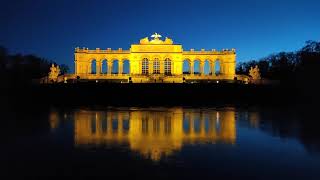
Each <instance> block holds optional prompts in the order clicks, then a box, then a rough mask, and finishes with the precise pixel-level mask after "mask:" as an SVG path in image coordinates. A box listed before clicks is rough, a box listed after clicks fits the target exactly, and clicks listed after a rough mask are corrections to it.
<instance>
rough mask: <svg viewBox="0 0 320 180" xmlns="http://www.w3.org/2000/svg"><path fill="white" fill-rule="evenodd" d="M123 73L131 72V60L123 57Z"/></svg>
mask: <svg viewBox="0 0 320 180" xmlns="http://www.w3.org/2000/svg"><path fill="white" fill-rule="evenodd" d="M122 74H130V60H129V59H126V58H125V59H123V60H122Z"/></svg>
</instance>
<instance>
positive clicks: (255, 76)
mask: <svg viewBox="0 0 320 180" xmlns="http://www.w3.org/2000/svg"><path fill="white" fill-rule="evenodd" d="M249 76H251V77H252V79H253V80H258V79H261V76H260V70H259V67H258V66H257V65H256V66H255V67H254V68H252V67H251V68H250V70H249Z"/></svg>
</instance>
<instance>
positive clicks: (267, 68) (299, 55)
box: [237, 41, 320, 86]
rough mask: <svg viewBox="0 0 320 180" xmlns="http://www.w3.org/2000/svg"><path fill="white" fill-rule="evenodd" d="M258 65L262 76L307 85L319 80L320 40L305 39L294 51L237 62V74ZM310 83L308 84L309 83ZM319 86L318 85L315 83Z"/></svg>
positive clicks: (246, 71) (244, 72)
mask: <svg viewBox="0 0 320 180" xmlns="http://www.w3.org/2000/svg"><path fill="white" fill-rule="evenodd" d="M256 65H258V67H259V69H260V73H261V77H262V78H267V79H271V80H280V81H281V82H282V83H291V84H292V83H294V84H295V85H307V84H309V83H313V84H314V85H317V83H318V82H319V77H320V76H319V74H318V72H319V70H320V42H317V41H307V42H306V44H305V46H304V47H302V48H301V49H300V50H298V51H296V52H280V53H277V54H272V55H270V56H268V57H265V58H262V59H260V60H251V61H247V62H242V63H239V64H238V66H237V74H248V73H249V69H250V67H254V66H256ZM309 85H310V84H309ZM317 86H319V85H317Z"/></svg>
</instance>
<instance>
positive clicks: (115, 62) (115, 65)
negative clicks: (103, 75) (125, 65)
mask: <svg viewBox="0 0 320 180" xmlns="http://www.w3.org/2000/svg"><path fill="white" fill-rule="evenodd" d="M111 73H112V74H118V73H119V60H118V59H113V60H112V71H111Z"/></svg>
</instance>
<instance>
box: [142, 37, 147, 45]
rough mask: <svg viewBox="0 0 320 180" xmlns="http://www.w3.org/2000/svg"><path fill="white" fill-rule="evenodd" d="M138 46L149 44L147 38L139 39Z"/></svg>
mask: <svg viewBox="0 0 320 180" xmlns="http://www.w3.org/2000/svg"><path fill="white" fill-rule="evenodd" d="M140 44H149V39H148V37H145V38H143V39H140Z"/></svg>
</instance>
